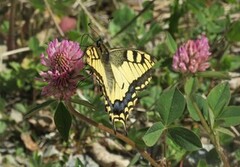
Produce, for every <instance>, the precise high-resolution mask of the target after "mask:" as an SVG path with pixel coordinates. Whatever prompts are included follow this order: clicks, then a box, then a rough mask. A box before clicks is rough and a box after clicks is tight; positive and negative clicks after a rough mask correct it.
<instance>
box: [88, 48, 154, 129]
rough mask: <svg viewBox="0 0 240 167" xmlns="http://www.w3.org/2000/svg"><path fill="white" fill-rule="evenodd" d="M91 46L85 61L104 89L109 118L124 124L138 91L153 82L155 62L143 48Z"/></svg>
mask: <svg viewBox="0 0 240 167" xmlns="http://www.w3.org/2000/svg"><path fill="white" fill-rule="evenodd" d="M102 45H103V44H101V45H98V46H96V47H94V46H90V47H88V48H87V50H86V61H87V63H88V64H89V65H90V66H91V67H92V68H93V70H94V74H95V75H96V77H97V80H98V81H99V83H100V84H101V86H102V88H103V94H104V96H105V106H106V110H107V112H108V113H109V117H110V120H111V121H112V122H113V124H114V123H115V122H121V123H122V124H123V125H124V127H125V124H126V119H127V118H128V115H129V113H130V112H131V111H132V109H133V107H134V106H135V104H136V101H137V96H136V92H137V91H138V90H141V89H143V88H144V87H145V86H146V85H147V84H148V83H149V81H150V79H151V74H152V66H153V65H154V61H153V60H152V58H151V56H150V55H149V54H147V53H145V52H143V51H139V50H128V49H112V50H110V51H108V50H106V47H105V46H102Z"/></svg>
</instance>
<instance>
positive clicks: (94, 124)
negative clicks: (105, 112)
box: [65, 101, 160, 167]
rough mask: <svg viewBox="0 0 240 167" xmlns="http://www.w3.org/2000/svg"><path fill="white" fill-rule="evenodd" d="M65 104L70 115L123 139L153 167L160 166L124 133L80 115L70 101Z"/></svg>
mask: <svg viewBox="0 0 240 167" xmlns="http://www.w3.org/2000/svg"><path fill="white" fill-rule="evenodd" d="M65 104H66V107H67V108H68V110H69V112H70V113H71V114H72V115H74V116H76V117H77V118H79V119H80V120H82V121H84V122H85V123H87V124H90V125H92V126H95V127H97V128H98V129H101V130H102V131H105V132H107V133H110V134H111V135H113V136H115V137H117V138H119V139H121V140H122V141H124V142H125V143H127V144H129V145H131V146H132V147H133V148H135V149H137V150H138V151H139V152H140V154H141V155H142V156H143V157H144V158H145V159H147V160H148V161H149V162H150V163H151V165H152V166H154V167H159V166H160V165H159V164H158V163H157V162H156V161H155V160H154V159H153V158H152V157H151V156H150V155H149V154H148V153H147V152H146V151H145V150H143V149H141V148H139V147H138V146H137V145H136V144H135V142H134V141H132V140H131V139H129V138H128V137H126V136H125V135H123V134H121V133H118V132H114V130H113V129H111V128H108V127H106V126H104V125H102V124H100V123H97V122H95V121H93V120H91V119H89V118H87V117H85V116H84V115H82V114H81V113H79V112H77V111H76V110H75V109H74V108H73V106H72V104H71V102H70V101H66V102H65Z"/></svg>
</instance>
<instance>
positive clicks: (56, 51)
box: [40, 39, 84, 100]
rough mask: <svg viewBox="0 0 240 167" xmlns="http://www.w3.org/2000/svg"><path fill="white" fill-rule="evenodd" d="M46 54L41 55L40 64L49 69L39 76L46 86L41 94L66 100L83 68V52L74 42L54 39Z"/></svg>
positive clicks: (73, 89) (70, 94)
mask: <svg viewBox="0 0 240 167" xmlns="http://www.w3.org/2000/svg"><path fill="white" fill-rule="evenodd" d="M46 52H47V56H45V55H44V54H41V63H42V64H43V65H44V66H46V67H48V68H49V69H48V70H47V71H42V72H40V76H41V77H42V79H43V81H45V82H47V83H48V85H46V86H44V87H43V89H42V94H43V95H46V96H54V97H55V98H57V99H64V100H67V99H69V98H70V97H71V96H72V95H73V94H74V93H75V91H76V89H77V83H78V80H79V76H80V75H79V72H80V70H81V69H82V68H83V67H84V63H83V60H82V56H83V51H82V50H81V49H80V47H79V45H78V43H76V42H72V41H68V40H63V41H61V42H59V41H58V40H57V39H55V40H53V41H52V42H50V43H49V45H48V48H47V51H46Z"/></svg>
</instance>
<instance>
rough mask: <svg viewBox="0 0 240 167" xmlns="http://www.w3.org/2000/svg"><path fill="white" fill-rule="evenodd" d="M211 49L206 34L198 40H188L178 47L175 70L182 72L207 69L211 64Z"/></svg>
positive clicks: (175, 56) (174, 58)
mask: <svg viewBox="0 0 240 167" xmlns="http://www.w3.org/2000/svg"><path fill="white" fill-rule="evenodd" d="M209 49H210V47H209V44H208V39H207V37H205V36H202V37H201V38H200V39H197V40H188V41H187V42H186V43H184V44H183V45H181V46H180V47H179V48H178V50H177V52H176V53H175V55H174V56H173V64H172V67H173V69H174V71H177V72H181V73H196V72H199V71H205V70H206V69H207V68H208V67H209V66H210V63H209V62H208V60H209V56H210V55H211V53H210V51H209Z"/></svg>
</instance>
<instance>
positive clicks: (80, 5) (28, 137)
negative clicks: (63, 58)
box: [0, 0, 240, 167]
mask: <svg viewBox="0 0 240 167" xmlns="http://www.w3.org/2000/svg"><path fill="white" fill-rule="evenodd" d="M0 6H1V8H0V50H1V52H0V71H1V72H0V143H1V145H0V166H32V167H38V166H39V167H40V166H41V167H42V166H51V167H52V166H56V167H58V166H94V165H95V166H199V167H204V166H226V167H228V166H239V165H240V145H239V141H238V139H239V135H240V134H239V130H240V126H239V124H240V121H239V120H240V106H239V104H240V101H239V96H240V84H239V83H240V81H239V79H240V73H239V71H240V56H239V54H240V52H239V47H240V46H239V41H240V34H239V29H240V22H239V20H240V19H239V18H240V13H239V10H240V9H239V2H238V1H237V0H225V1H214V0H212V1H211V0H184V1H179V0H174V1H167V0H164V1H157V0H155V1H145V2H143V3H142V4H141V3H140V2H139V1H126V0H122V1H114V0H113V1H103V0H100V1H94V0H85V1H81V0H77V1H75V0H69V1H62V0H54V1H50V0H29V1H15V0H11V1H5V0H2V1H1V2H0ZM99 38H101V39H102V40H103V41H104V43H105V45H106V46H108V47H109V48H131V49H133V48H134V49H135V48H136V49H139V50H142V51H145V52H147V53H149V54H150V55H152V57H154V59H155V65H154V67H153V68H154V70H155V72H154V74H153V76H152V80H151V82H150V83H149V84H148V86H147V87H146V89H145V90H143V91H141V92H138V97H139V101H138V103H137V105H136V106H135V110H134V111H133V112H132V113H131V114H130V118H129V119H128V121H127V135H125V133H124V129H123V128H122V127H119V128H117V131H114V129H113V126H112V124H111V122H110V121H109V116H108V114H107V113H106V112H105V108H104V97H103V96H102V90H101V89H100V87H99V86H98V84H97V81H96V78H95V77H94V75H92V74H93V73H92V72H91V68H89V66H88V65H87V64H85V65H84V66H83V67H82V66H81V67H82V68H81V70H80V69H79V68H77V69H78V70H79V73H77V76H75V77H76V78H78V80H77V89H76V92H74V93H75V94H74V95H72V94H71V98H70V99H68V98H66V99H64V98H63V99H62V100H59V98H56V96H55V95H56V94H54V93H53V92H51V91H53V87H52V89H47V90H46V86H47V85H48V84H49V82H46V81H47V79H46V75H43V72H46V71H48V70H49V69H48V68H47V67H48V66H47V67H46V65H44V63H43V58H42V56H41V55H42V54H44V55H47V54H49V53H46V50H47V49H48V48H51V47H50V46H49V43H50V42H51V41H54V40H55V39H58V41H59V43H61V41H64V40H65V39H67V40H69V41H73V42H77V43H78V44H79V46H80V49H81V51H82V53H84V51H85V50H86V48H87V47H88V46H92V45H95V43H96V41H98V40H99ZM55 41H56V40H55ZM72 45H73V44H72ZM69 47H71V45H70V46H69ZM69 47H68V48H67V49H69ZM183 50H184V51H183ZM69 52H70V51H69ZM79 52H80V51H79ZM67 54H69V53H67ZM199 55H200V56H199ZM181 56H185V58H184V59H183V58H182V57H181ZM82 57H83V59H82V60H84V54H83V56H82ZM176 57H177V58H176ZM186 57H187V58H186ZM199 57H200V58H199ZM198 58H199V59H198ZM186 59H189V61H186ZM195 61H196V63H195ZM189 62H191V63H193V64H194V63H195V64H198V66H197V67H196V69H193V68H192V67H190V65H193V64H191V63H189ZM183 64H184V66H183ZM49 67H50V66H49ZM48 77H49V76H48ZM71 79H72V78H71ZM43 81H45V82H43ZM67 81H69V80H66V82H67ZM69 82H70V81H69ZM73 82H74V81H73ZM44 87H45V93H43V92H44V91H43V90H44ZM56 90H57V89H56ZM54 91H55V89H54ZM55 93H56V92H55ZM57 93H59V94H61V93H65V91H62V92H61V91H59V92H57ZM47 95H53V96H47Z"/></svg>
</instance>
